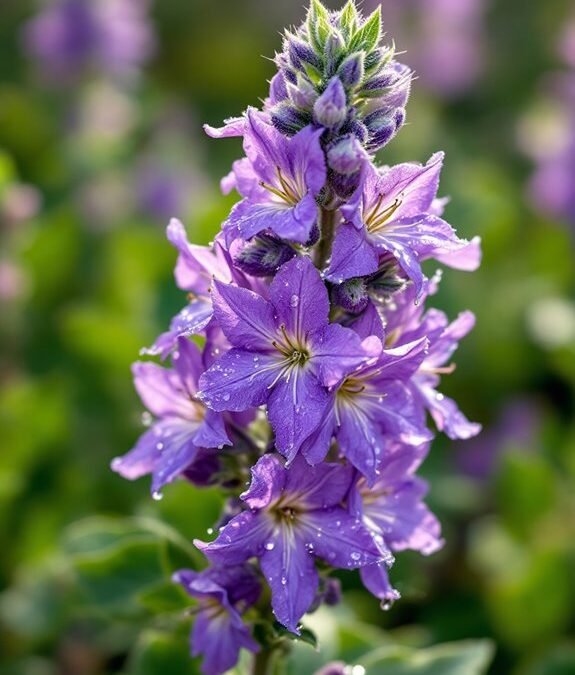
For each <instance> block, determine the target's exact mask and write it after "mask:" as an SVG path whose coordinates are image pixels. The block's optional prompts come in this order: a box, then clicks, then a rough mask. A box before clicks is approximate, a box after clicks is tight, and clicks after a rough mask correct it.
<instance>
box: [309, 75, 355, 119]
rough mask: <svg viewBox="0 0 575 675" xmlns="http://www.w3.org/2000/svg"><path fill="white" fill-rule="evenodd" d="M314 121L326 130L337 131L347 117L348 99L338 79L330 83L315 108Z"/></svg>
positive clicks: (335, 78) (333, 79)
mask: <svg viewBox="0 0 575 675" xmlns="http://www.w3.org/2000/svg"><path fill="white" fill-rule="evenodd" d="M313 114H314V120H315V122H316V123H317V124H320V125H321V126H323V127H326V129H335V128H337V127H339V126H340V125H341V124H343V122H344V121H345V118H346V117H347V99H346V94H345V89H344V88H343V85H342V83H341V80H340V79H339V78H338V77H334V78H332V79H331V80H330V81H329V84H328V85H327V87H326V89H325V91H324V92H323V94H322V95H321V96H320V97H319V98H318V99H317V101H316V102H315V104H314V107H313Z"/></svg>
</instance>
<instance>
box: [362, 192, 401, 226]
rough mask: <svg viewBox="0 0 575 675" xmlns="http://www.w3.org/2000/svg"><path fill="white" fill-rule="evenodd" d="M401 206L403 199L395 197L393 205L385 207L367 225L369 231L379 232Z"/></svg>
mask: <svg viewBox="0 0 575 675" xmlns="http://www.w3.org/2000/svg"><path fill="white" fill-rule="evenodd" d="M400 206H401V199H395V200H394V202H393V204H391V206H388V207H387V208H386V209H384V210H383V211H382V212H381V213H380V214H379V215H378V216H377V218H376V219H375V220H373V221H372V222H370V223H369V224H368V226H367V229H368V230H369V232H371V233H373V232H377V231H378V230H381V229H382V226H383V225H384V224H385V223H386V222H387V221H388V220H389V219H390V218H391V216H392V215H393V214H394V213H395V212H396V211H397V209H398V208H399V207H400Z"/></svg>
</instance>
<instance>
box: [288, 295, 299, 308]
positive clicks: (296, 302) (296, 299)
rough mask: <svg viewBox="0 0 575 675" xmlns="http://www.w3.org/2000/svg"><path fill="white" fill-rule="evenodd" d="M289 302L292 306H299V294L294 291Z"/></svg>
mask: <svg viewBox="0 0 575 675" xmlns="http://www.w3.org/2000/svg"><path fill="white" fill-rule="evenodd" d="M289 304H290V307H297V306H298V305H299V295H296V294H295V293H294V294H293V295H292V296H291V298H290V301H289Z"/></svg>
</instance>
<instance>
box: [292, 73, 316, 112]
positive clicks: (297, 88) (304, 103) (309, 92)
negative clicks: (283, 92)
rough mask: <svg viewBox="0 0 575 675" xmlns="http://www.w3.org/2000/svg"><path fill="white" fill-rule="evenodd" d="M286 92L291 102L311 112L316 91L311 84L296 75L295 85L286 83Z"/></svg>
mask: <svg viewBox="0 0 575 675" xmlns="http://www.w3.org/2000/svg"><path fill="white" fill-rule="evenodd" d="M287 91H288V94H289V98H290V100H291V102H292V103H293V104H294V105H295V106H296V107H298V108H302V109H303V110H311V108H312V107H313V104H314V102H315V100H316V99H317V91H316V90H315V87H314V86H313V84H312V83H311V82H310V81H309V80H308V79H307V78H305V77H303V76H302V75H300V74H299V73H298V76H297V85H293V84H291V82H288V85H287Z"/></svg>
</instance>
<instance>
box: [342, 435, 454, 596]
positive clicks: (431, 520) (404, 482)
mask: <svg viewBox="0 0 575 675" xmlns="http://www.w3.org/2000/svg"><path fill="white" fill-rule="evenodd" d="M427 450H428V445H427V444H426V445H422V446H420V447H414V446H404V445H398V444H395V445H393V447H392V448H391V452H389V453H388V455H387V456H386V459H385V461H384V462H383V463H382V465H381V473H380V475H379V478H378V480H377V482H376V483H375V485H373V486H371V487H370V486H368V484H367V482H366V481H365V479H360V480H359V481H358V483H357V485H356V486H355V488H354V490H353V491H352V492H351V494H350V510H351V512H352V513H353V514H354V515H356V516H357V517H359V518H361V519H362V522H363V523H364V525H365V526H366V527H367V529H368V530H369V531H370V532H372V533H373V534H374V535H375V536H376V537H382V538H383V541H384V542H385V545H386V546H387V547H388V548H389V549H390V550H391V551H393V552H399V551H405V550H407V549H409V550H412V551H419V552H420V553H423V554H424V555H430V554H432V553H435V552H436V551H437V550H438V549H440V548H441V547H442V546H443V540H442V539H441V526H440V524H439V522H438V520H437V518H436V517H435V516H434V515H433V514H432V513H431V512H430V511H429V509H428V508H427V506H426V505H425V504H424V503H423V501H422V500H423V497H425V495H426V493H427V483H425V481H423V480H421V479H420V478H418V477H417V476H415V475H413V474H414V472H415V470H416V469H417V468H418V466H419V465H420V464H421V461H422V460H423V458H424V457H425V455H426V454H427ZM360 575H361V578H362V581H363V583H364V584H365V586H366V587H367V588H368V589H369V590H370V591H371V592H372V593H373V594H374V595H375V596H376V597H378V598H379V599H380V600H382V601H384V602H385V601H393V600H396V599H397V598H398V597H399V594H398V593H397V591H396V590H395V589H393V588H392V587H391V585H390V583H389V578H388V574H387V568H386V566H384V565H381V564H375V565H369V566H366V567H363V568H362V569H361V570H360Z"/></svg>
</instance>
